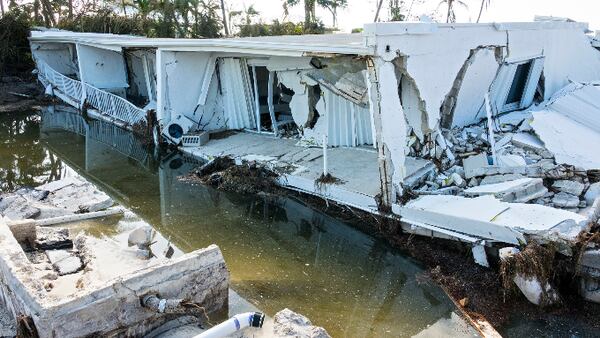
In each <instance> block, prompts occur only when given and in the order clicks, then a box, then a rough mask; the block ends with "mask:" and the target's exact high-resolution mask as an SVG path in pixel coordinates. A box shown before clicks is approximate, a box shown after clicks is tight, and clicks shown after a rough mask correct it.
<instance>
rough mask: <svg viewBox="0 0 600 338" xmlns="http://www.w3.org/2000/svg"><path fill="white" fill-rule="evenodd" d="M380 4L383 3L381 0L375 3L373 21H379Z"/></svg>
mask: <svg viewBox="0 0 600 338" xmlns="http://www.w3.org/2000/svg"><path fill="white" fill-rule="evenodd" d="M381 5H383V0H379V4H377V12H375V19H374V20H373V22H377V21H379V12H381Z"/></svg>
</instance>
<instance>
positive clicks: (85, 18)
mask: <svg viewBox="0 0 600 338" xmlns="http://www.w3.org/2000/svg"><path fill="white" fill-rule="evenodd" d="M148 24H149V23H148V22H146V20H145V19H143V18H141V17H127V16H121V15H117V14H115V13H114V12H113V11H112V10H111V9H109V8H102V9H100V10H98V11H96V12H95V13H90V14H84V15H81V16H80V17H77V18H74V19H71V20H69V19H65V20H61V21H60V22H59V23H58V28H60V29H66V30H70V31H74V32H94V33H113V34H130V35H146V31H145V29H144V27H146V26H147V25H148Z"/></svg>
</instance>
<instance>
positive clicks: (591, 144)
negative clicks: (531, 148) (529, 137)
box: [531, 84, 600, 170]
mask: <svg viewBox="0 0 600 338" xmlns="http://www.w3.org/2000/svg"><path fill="white" fill-rule="evenodd" d="M599 116H600V89H599V88H598V87H597V86H594V85H581V84H571V85H569V86H567V87H565V88H564V89H563V90H562V91H560V92H559V93H558V94H557V95H556V96H555V97H553V99H551V100H550V103H549V104H548V106H547V107H546V109H544V110H540V111H536V112H534V113H533V122H531V126H532V127H533V129H534V130H535V132H536V134H537V135H538V136H539V137H540V139H541V140H542V141H543V142H544V145H545V146H546V148H547V149H548V150H549V151H551V152H552V153H553V154H554V156H555V158H556V162H557V163H566V164H572V165H575V166H578V167H582V168H584V169H586V170H590V169H600V148H598V147H597V146H595V145H597V144H600V120H599V119H598V117H599Z"/></svg>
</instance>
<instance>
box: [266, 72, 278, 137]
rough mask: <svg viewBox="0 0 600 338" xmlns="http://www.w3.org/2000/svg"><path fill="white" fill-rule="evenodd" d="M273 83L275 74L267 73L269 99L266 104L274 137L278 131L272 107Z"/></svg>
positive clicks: (273, 107)
mask: <svg viewBox="0 0 600 338" xmlns="http://www.w3.org/2000/svg"><path fill="white" fill-rule="evenodd" d="M274 82H275V72H273V71H270V72H269V90H268V95H269V97H268V98H267V104H268V105H269V115H270V116H271V125H272V126H273V133H274V134H275V135H278V134H279V133H278V130H277V119H276V118H275V106H274V105H273V85H274Z"/></svg>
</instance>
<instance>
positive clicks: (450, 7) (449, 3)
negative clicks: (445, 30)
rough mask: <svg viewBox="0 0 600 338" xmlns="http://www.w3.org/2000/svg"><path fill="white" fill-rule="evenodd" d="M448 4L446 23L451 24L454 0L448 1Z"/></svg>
mask: <svg viewBox="0 0 600 338" xmlns="http://www.w3.org/2000/svg"><path fill="white" fill-rule="evenodd" d="M447 2H448V12H447V13H446V23H449V22H450V14H451V13H452V0H447Z"/></svg>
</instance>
